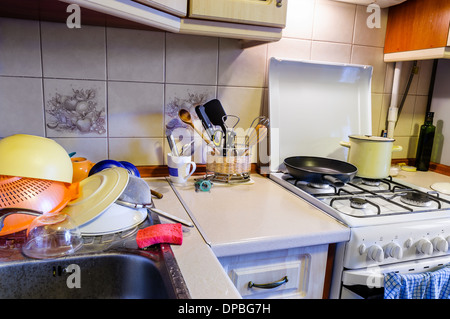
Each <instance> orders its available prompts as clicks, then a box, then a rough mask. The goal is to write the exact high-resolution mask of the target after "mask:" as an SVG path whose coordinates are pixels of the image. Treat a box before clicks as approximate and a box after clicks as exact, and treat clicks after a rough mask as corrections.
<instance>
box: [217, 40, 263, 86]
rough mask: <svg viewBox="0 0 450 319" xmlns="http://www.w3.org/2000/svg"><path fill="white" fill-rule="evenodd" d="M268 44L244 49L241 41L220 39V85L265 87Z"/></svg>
mask: <svg viewBox="0 0 450 319" xmlns="http://www.w3.org/2000/svg"><path fill="white" fill-rule="evenodd" d="M266 55H267V44H261V45H257V46H253V47H250V48H246V49H243V48H242V47H241V43H240V41H239V40H234V39H225V38H221V39H220V46H219V83H218V84H219V85H228V86H255V87H263V86H264V77H265V70H266V60H267V57H266Z"/></svg>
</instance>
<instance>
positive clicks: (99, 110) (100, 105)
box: [44, 79, 107, 137]
mask: <svg viewBox="0 0 450 319" xmlns="http://www.w3.org/2000/svg"><path fill="white" fill-rule="evenodd" d="M44 91H45V122H46V130H47V136H49V137H71V136H86V137H87V136H90V137H93V136H97V137H103V136H106V128H107V126H106V119H107V117H106V108H105V89H104V83H103V82H96V81H76V80H75V81H70V80H53V79H48V80H45V83H44Z"/></svg>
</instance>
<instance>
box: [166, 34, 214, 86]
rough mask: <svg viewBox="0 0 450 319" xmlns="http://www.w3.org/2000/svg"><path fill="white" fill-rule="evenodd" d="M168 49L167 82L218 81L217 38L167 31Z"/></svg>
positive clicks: (206, 82) (210, 82)
mask: <svg viewBox="0 0 450 319" xmlns="http://www.w3.org/2000/svg"><path fill="white" fill-rule="evenodd" d="M166 50H167V51H166V83H181V84H203V85H215V84H216V83H217V54H218V53H217V52H218V39H217V38H214V37H202V36H193V35H181V34H172V33H166Z"/></svg>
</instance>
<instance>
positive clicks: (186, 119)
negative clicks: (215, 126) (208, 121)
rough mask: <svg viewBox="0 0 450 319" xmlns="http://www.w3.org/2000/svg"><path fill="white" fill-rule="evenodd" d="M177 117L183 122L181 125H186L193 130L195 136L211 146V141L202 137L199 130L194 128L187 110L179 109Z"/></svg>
mask: <svg viewBox="0 0 450 319" xmlns="http://www.w3.org/2000/svg"><path fill="white" fill-rule="evenodd" d="M178 116H179V117H180V120H181V121H183V123H186V124H187V125H189V126H190V127H192V128H193V129H194V131H196V132H197V134H198V135H200V136H201V137H202V139H203V140H204V141H205V142H206V144H211V145H212V143H211V141H210V140H209V139H208V138H207V137H205V136H204V135H203V133H202V132H201V131H200V130H199V129H197V128H196V127H195V126H194V123H192V117H191V113H189V111H188V110H185V109H181V110H180V111H178ZM213 148H214V147H213Z"/></svg>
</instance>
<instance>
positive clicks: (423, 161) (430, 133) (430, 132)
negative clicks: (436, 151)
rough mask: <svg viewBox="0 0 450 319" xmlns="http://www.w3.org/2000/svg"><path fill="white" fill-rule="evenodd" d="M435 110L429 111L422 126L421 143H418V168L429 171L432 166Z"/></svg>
mask: <svg viewBox="0 0 450 319" xmlns="http://www.w3.org/2000/svg"><path fill="white" fill-rule="evenodd" d="M433 116H434V113H433V112H428V113H427V115H426V118H425V123H424V124H423V125H422V126H421V127H420V135H419V143H418V144H417V153H416V168H417V170H418V171H428V168H429V167H430V157H431V150H432V148H433V140H434V133H435V131H436V126H434V125H433Z"/></svg>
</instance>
